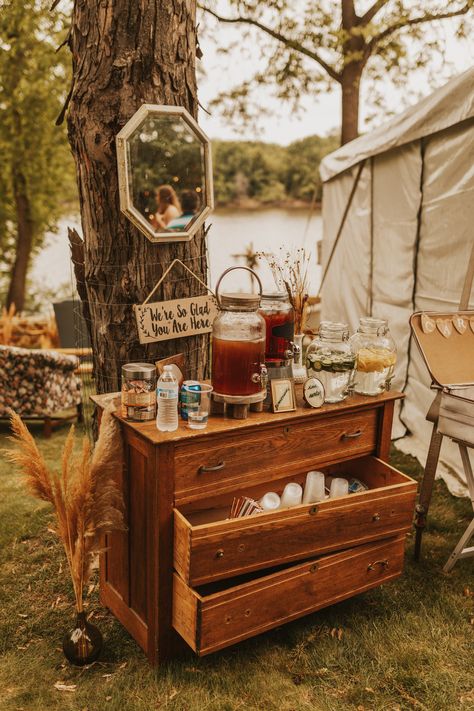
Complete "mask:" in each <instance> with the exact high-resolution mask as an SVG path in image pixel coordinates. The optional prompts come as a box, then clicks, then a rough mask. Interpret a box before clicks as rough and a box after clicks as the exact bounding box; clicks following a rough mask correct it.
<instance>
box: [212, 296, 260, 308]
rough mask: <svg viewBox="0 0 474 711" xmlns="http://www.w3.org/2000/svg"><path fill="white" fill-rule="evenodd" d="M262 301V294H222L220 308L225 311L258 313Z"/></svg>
mask: <svg viewBox="0 0 474 711" xmlns="http://www.w3.org/2000/svg"><path fill="white" fill-rule="evenodd" d="M260 300H261V296H260V294H241V293H237V294H221V295H220V307H221V309H222V310H223V311H256V310H257V309H258V307H259V306H260Z"/></svg>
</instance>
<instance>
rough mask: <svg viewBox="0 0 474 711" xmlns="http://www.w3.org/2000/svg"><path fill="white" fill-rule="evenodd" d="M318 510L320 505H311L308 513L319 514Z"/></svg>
mask: <svg viewBox="0 0 474 711" xmlns="http://www.w3.org/2000/svg"><path fill="white" fill-rule="evenodd" d="M318 511H319V506H311V508H310V509H309V511H308V513H309V514H310V516H314V514H317V513H318Z"/></svg>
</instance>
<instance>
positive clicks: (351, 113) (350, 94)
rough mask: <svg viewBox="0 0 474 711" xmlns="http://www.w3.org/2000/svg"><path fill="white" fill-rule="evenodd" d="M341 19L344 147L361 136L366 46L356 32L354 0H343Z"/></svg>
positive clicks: (342, 134)
mask: <svg viewBox="0 0 474 711" xmlns="http://www.w3.org/2000/svg"><path fill="white" fill-rule="evenodd" d="M341 18H342V22H341V25H342V30H343V32H344V33H345V35H346V38H347V39H346V40H345V42H344V44H343V47H342V53H343V59H344V66H343V68H342V73H341V89H342V96H341V100H342V123H341V145H344V143H348V142H349V141H352V140H353V139H354V138H357V136H358V135H359V91H360V79H361V76H362V69H363V63H362V56H363V50H364V46H365V45H364V39H363V36H362V34H361V33H357V32H355V31H354V30H355V28H356V27H357V23H358V18H357V15H356V11H355V7H354V0H341ZM357 55H359V56H360V59H359V60H357V59H356V57H357Z"/></svg>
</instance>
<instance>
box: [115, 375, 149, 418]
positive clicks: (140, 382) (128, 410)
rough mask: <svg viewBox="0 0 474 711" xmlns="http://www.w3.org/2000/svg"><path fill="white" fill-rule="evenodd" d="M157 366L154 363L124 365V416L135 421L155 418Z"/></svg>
mask: <svg viewBox="0 0 474 711" xmlns="http://www.w3.org/2000/svg"><path fill="white" fill-rule="evenodd" d="M155 391H156V367H155V366H154V365H153V364H152V363H126V364H125V365H123V366H122V397H121V400H122V417H123V418H125V419H126V420H132V421H135V422H148V421H149V420H154V419H155V415H156V392H155Z"/></svg>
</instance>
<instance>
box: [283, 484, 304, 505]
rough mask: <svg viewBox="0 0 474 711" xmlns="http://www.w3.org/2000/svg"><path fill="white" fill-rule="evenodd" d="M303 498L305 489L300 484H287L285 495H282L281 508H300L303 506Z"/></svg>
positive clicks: (284, 490)
mask: <svg viewBox="0 0 474 711" xmlns="http://www.w3.org/2000/svg"><path fill="white" fill-rule="evenodd" d="M302 498H303V489H302V488H301V486H300V485H299V484H296V483H295V482H291V483H290V484H287V485H286V486H285V488H284V489H283V494H282V495H281V501H280V508H281V509H286V508H289V507H290V506H298V505H299V504H301V499H302Z"/></svg>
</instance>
